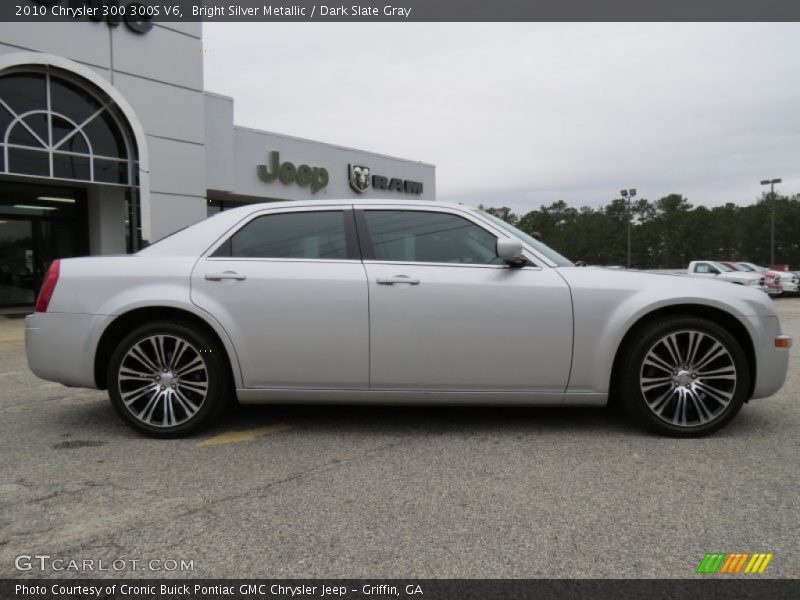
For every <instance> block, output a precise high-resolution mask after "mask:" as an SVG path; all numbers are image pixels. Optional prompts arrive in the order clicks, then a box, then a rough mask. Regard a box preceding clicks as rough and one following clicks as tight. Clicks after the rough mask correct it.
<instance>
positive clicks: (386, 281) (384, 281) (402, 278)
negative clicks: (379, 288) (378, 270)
mask: <svg viewBox="0 0 800 600" xmlns="http://www.w3.org/2000/svg"><path fill="white" fill-rule="evenodd" d="M377 282H378V283H379V284H380V285H394V284H395V283H408V284H409V285H419V279H415V278H413V277H409V276H408V275H392V276H391V277H378V279H377Z"/></svg>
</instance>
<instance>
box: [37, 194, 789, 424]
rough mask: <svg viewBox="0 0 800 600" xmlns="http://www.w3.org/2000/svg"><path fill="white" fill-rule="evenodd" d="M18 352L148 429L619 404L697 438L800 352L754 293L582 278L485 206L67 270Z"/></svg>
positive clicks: (392, 213) (229, 236)
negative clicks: (289, 414) (340, 411)
mask: <svg viewBox="0 0 800 600" xmlns="http://www.w3.org/2000/svg"><path fill="white" fill-rule="evenodd" d="M741 275H750V274H748V273H742V274H741ZM25 342H26V350H27V357H28V364H29V366H30V368H31V370H32V371H33V372H34V373H35V374H36V375H38V376H39V377H42V378H44V379H48V380H51V381H57V382H60V383H64V384H66V385H70V386H77V387H88V388H100V389H108V393H109V396H110V399H111V403H112V405H113V406H114V408H115V409H116V410H117V412H118V413H119V415H120V416H121V417H122V418H123V419H124V420H125V421H126V422H127V423H128V424H129V425H131V426H132V427H134V428H136V429H137V430H139V431H141V432H143V433H146V434H149V435H152V436H158V437H175V436H178V435H184V434H187V433H189V432H191V431H194V430H196V429H197V428H199V427H201V426H202V425H206V424H208V423H210V422H213V421H214V419H215V418H216V417H217V415H218V414H219V413H220V411H221V410H222V409H223V408H224V406H225V404H226V402H227V401H229V400H232V399H234V398H236V399H238V400H239V401H240V402H243V403H328V404H331V403H369V402H372V403H390V404H434V403H444V404H447V403H450V404H495V405H537V406H603V405H605V404H606V402H607V401H608V400H609V398H610V397H611V398H614V399H616V400H617V401H618V402H620V404H621V405H623V406H624V407H625V408H626V409H627V411H628V412H629V413H630V414H631V415H632V416H634V417H635V418H636V419H638V420H639V421H640V422H641V423H643V424H644V425H646V426H648V427H650V428H651V429H653V430H655V431H658V432H660V433H664V434H669V435H674V436H683V437H688V436H698V435H704V434H708V433H710V432H712V431H715V430H717V429H719V428H720V427H723V426H724V425H725V424H726V423H728V422H729V421H730V420H731V419H732V418H733V417H734V416H735V415H736V414H737V413H738V411H739V409H740V408H741V407H742V404H743V403H744V402H745V401H749V400H751V399H754V398H765V397H767V396H770V395H772V394H774V393H775V392H776V391H777V390H778V389H780V387H781V386H782V385H783V382H784V380H785V377H786V373H787V369H788V361H789V352H788V348H789V346H791V338H789V337H788V336H785V335H782V334H781V329H780V323H779V322H778V317H777V315H776V312H775V307H774V306H773V303H772V302H771V301H770V300H769V299H768V298H767V297H766V296H765V295H764V294H762V293H760V292H758V291H757V286H755V285H751V286H747V287H745V286H732V285H728V284H727V283H724V282H720V281H708V280H700V279H695V278H692V277H685V276H674V275H657V274H652V273H644V272H641V271H630V270H621V269H602V268H593V267H581V268H577V267H576V266H575V265H574V264H573V263H572V262H570V261H569V260H568V259H566V258H564V257H563V256H561V255H560V254H558V253H557V252H556V251H554V250H553V249H551V248H549V247H548V246H546V245H545V244H543V243H542V242H540V241H538V240H536V239H534V238H532V237H531V236H529V235H527V234H525V233H523V232H522V231H520V230H518V229H516V228H514V227H513V226H511V225H509V224H508V223H506V222H504V221H502V220H500V219H498V218H496V217H493V216H492V215H489V214H487V213H485V212H482V211H478V210H472V209H469V208H467V207H465V206H461V205H458V204H448V203H444V202H438V201H437V202H424V201H403V202H397V201H395V202H391V201H380V200H372V201H368V200H365V201H360V202H353V201H347V200H339V201H334V200H328V201H294V202H275V203H269V204H252V205H247V206H243V207H240V208H236V209H232V210H226V211H224V212H220V213H218V214H217V215H215V216H213V217H211V218H209V219H206V220H205V221H201V222H200V223H197V224H195V225H192V226H191V227H188V228H186V229H184V230H182V231H179V232H177V233H174V234H173V235H171V236H169V237H167V238H165V239H163V240H161V241H159V242H156V243H155V244H153V245H151V246H149V247H148V248H146V249H144V250H141V251H140V252H138V253H136V254H133V255H126V256H91V257H84V258H69V259H64V260H61V261H55V262H54V263H53V264H52V266H51V267H50V270H49V272H48V274H47V276H46V277H45V281H44V283H43V285H42V289H41V293H40V295H39V298H38V300H37V304H36V312H35V313H34V314H33V315H30V316H28V317H27V320H26V329H25ZM41 418H53V417H52V414H51V413H50V412H48V411H41ZM531 418H533V415H531Z"/></svg>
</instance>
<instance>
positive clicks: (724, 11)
mask: <svg viewBox="0 0 800 600" xmlns="http://www.w3.org/2000/svg"><path fill="white" fill-rule="evenodd" d="M75 18H91V19H94V20H115V21H116V22H120V21H121V20H125V21H132V20H136V19H140V20H147V19H149V20H152V21H156V22H158V21H164V22H178V21H205V22H258V21H263V22H276V21H277V22H281V21H316V22H336V21H340V22H341V21H350V22H364V23H369V22H406V21H407V22H420V21H425V22H436V21H440V22H457V21H462V22H502V21H531V22H535V21H540V22H558V21H563V22H569V21H596V22H603V21H607V22H626V21H627V22H636V21H640V22H644V21H648V22H649V21H683V22H690V21H691V22H697V21H730V22H734V21H739V22H756V21H761V22H773V21H800V2H798V1H797V0H547V1H542V0H491V1H489V0H396V1H393V0H359V1H351V2H338V3H337V2H319V1H316V0H294V1H291V0H287V1H281V2H271V1H270V0H4V1H3V2H2V3H0V21H6V22H14V21H69V20H71V19H75Z"/></svg>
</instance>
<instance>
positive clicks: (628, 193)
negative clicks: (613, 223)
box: [619, 188, 636, 269]
mask: <svg viewBox="0 0 800 600" xmlns="http://www.w3.org/2000/svg"><path fill="white" fill-rule="evenodd" d="M619 193H620V195H621V196H622V197H623V198H625V199H626V200H627V203H628V268H629V269H630V268H631V221H632V219H631V200H633V197H634V196H635V195H636V188H630V189H628V190H620V191H619Z"/></svg>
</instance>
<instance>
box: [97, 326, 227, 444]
mask: <svg viewBox="0 0 800 600" xmlns="http://www.w3.org/2000/svg"><path fill="white" fill-rule="evenodd" d="M229 379H230V378H229V376H228V369H227V363H226V361H225V358H224V356H223V353H222V349H221V348H218V347H217V344H216V343H215V341H214V340H213V338H212V337H211V336H210V335H208V334H207V333H206V332H205V331H202V330H198V329H197V328H196V327H192V326H191V325H190V324H187V323H169V322H156V323H152V324H148V325H144V326H142V327H139V328H137V329H136V330H134V331H132V332H131V333H130V334H128V335H127V336H126V337H125V338H124V339H123V340H122V341H121V342H120V343H119V344H118V345H117V347H116V349H115V350H114V352H113V354H112V355H111V360H110V361H109V366H108V392H109V397H110V398H111V403H112V404H113V406H114V408H115V409H116V411H117V412H118V413H119V415H120V416H121V417H122V418H123V419H124V420H125V421H126V422H127V423H128V424H129V425H131V426H132V427H133V428H134V429H137V430H138V431H141V432H142V433H145V434H147V435H150V436H154V437H165V438H166V437H178V436H181V435H186V434H188V433H191V432H193V431H196V430H197V429H199V428H200V427H202V426H204V425H205V424H207V423H208V422H209V421H210V420H212V419H213V418H214V417H216V416H217V415H218V414H219V412H220V411H221V409H222V408H223V407H224V405H225V400H226V398H227V397H228V395H229V394H230V383H229Z"/></svg>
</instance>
